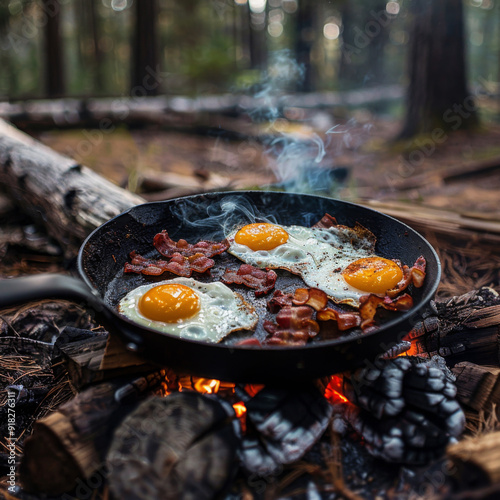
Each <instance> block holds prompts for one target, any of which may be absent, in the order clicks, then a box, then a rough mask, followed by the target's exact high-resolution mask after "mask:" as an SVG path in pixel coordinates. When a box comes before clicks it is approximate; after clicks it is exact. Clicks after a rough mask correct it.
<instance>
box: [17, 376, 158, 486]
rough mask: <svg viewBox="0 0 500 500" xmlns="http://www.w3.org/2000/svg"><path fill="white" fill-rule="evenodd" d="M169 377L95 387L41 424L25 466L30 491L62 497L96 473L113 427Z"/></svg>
mask: <svg viewBox="0 0 500 500" xmlns="http://www.w3.org/2000/svg"><path fill="white" fill-rule="evenodd" d="M163 379H164V376H163V375H162V373H161V372H156V373H153V374H151V375H148V376H146V377H142V378H139V379H135V380H132V381H129V382H126V381H123V380H122V381H116V380H115V381H113V382H105V383H102V384H100V385H97V386H93V387H90V388H89V389H87V390H86V391H84V392H82V393H80V394H79V395H78V396H76V397H75V398H74V399H72V400H71V401H69V402H68V403H66V404H64V405H63V406H61V407H60V408H59V409H58V410H57V411H56V412H54V413H51V414H50V415H48V416H47V417H45V418H42V419H40V420H38V421H37V422H35V424H34V426H33V434H32V435H31V436H30V437H29V438H28V439H27V440H26V441H25V448H24V456H23V458H22V461H21V465H20V469H19V470H20V480H21V483H22V484H23V487H24V489H25V490H26V491H32V492H44V493H48V494H50V495H60V494H62V493H64V492H67V491H69V490H71V489H72V488H74V487H75V486H76V482H77V479H78V478H81V477H84V478H88V477H90V476H91V475H92V473H93V472H94V471H95V470H96V469H97V468H98V467H99V466H100V465H102V463H103V460H104V457H105V454H106V451H107V450H108V447H109V445H110V440H111V434H112V431H113V429H114V428H115V427H116V426H117V425H118V424H119V423H120V421H121V420H122V419H123V417H124V416H125V415H126V414H127V413H128V412H130V411H132V409H133V408H134V407H135V406H136V405H137V403H138V401H140V400H141V399H142V398H144V397H145V396H146V395H148V394H151V393H152V392H155V391H158V390H160V387H161V383H162V381H163Z"/></svg>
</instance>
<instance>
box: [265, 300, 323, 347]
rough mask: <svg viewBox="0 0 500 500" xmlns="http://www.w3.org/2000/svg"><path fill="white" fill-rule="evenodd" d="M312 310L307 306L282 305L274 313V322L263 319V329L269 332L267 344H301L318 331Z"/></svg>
mask: <svg viewBox="0 0 500 500" xmlns="http://www.w3.org/2000/svg"><path fill="white" fill-rule="evenodd" d="M313 314H314V311H313V310H312V309H311V308H310V307H308V306H297V307H284V308H283V309H281V311H280V312H279V313H278V314H277V315H276V323H273V322H271V321H264V323H263V326H264V330H266V331H267V332H268V333H270V334H271V337H269V338H267V339H266V340H265V341H264V342H265V344H267V345H282V344H294V345H303V344H305V343H306V342H307V341H308V340H309V339H310V338H312V337H314V336H315V335H317V334H318V332H319V325H318V323H316V321H314V320H313V319H312V317H313Z"/></svg>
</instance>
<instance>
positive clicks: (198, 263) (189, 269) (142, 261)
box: [123, 252, 215, 278]
mask: <svg viewBox="0 0 500 500" xmlns="http://www.w3.org/2000/svg"><path fill="white" fill-rule="evenodd" d="M130 258H131V262H130V263H128V262H127V263H126V264H125V267H124V269H123V271H124V272H126V273H137V274H146V275H149V276H159V275H160V274H163V273H164V272H166V271H169V272H171V273H173V274H177V276H183V277H186V278H189V277H190V276H191V274H192V273H193V271H196V272H197V273H204V272H205V271H208V269H210V268H211V267H213V266H214V265H215V262H214V261H213V260H212V259H209V258H207V257H206V256H205V255H203V254H201V253H197V254H194V255H191V256H190V257H184V256H182V255H181V254H180V253H174V254H173V255H172V257H171V258H170V259H169V260H163V259H147V258H146V257H143V256H142V255H139V254H138V253H136V252H131V253H130Z"/></svg>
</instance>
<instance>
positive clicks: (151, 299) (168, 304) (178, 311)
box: [139, 283, 200, 323]
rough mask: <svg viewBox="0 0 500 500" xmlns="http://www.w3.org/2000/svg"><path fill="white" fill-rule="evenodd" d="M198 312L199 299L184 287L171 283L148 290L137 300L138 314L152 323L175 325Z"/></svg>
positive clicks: (189, 289)
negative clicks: (160, 322)
mask: <svg viewBox="0 0 500 500" xmlns="http://www.w3.org/2000/svg"><path fill="white" fill-rule="evenodd" d="M199 310H200V297H199V296H198V294H196V293H195V292H194V291H193V290H192V289H191V288H189V287H188V286H186V285H179V284H175V283H172V284H170V285H168V284H167V285H159V286H155V287H154V288H151V289H150V290H148V291H147V292H146V293H145V294H144V295H143V296H142V297H141V298H140V300H139V312H140V313H141V314H142V315H143V316H145V317H146V318H148V319H151V320H153V321H162V322H163V323H177V322H179V321H182V320H184V319H188V318H191V317H192V316H194V315H195V314H196V313H197V312H198V311H199Z"/></svg>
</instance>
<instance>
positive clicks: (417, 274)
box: [386, 255, 427, 297]
mask: <svg viewBox="0 0 500 500" xmlns="http://www.w3.org/2000/svg"><path fill="white" fill-rule="evenodd" d="M426 265H427V263H426V261H425V258H424V257H423V256H422V255H421V256H420V257H419V258H418V259H417V260H416V261H415V264H413V266H412V267H408V266H406V265H404V266H402V269H403V278H402V279H401V281H400V282H399V283H398V284H397V285H396V286H395V287H394V288H391V289H390V290H387V292H386V295H388V296H389V297H396V295H398V294H400V293H401V292H402V291H403V290H406V288H408V286H409V285H410V284H412V283H413V286H414V287H416V288H420V287H421V286H422V285H423V284H424V279H425V267H426Z"/></svg>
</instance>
